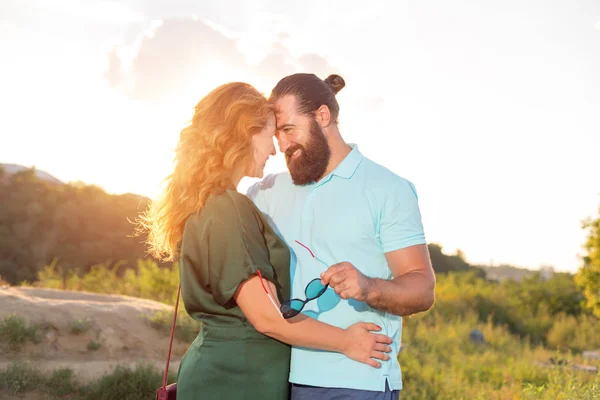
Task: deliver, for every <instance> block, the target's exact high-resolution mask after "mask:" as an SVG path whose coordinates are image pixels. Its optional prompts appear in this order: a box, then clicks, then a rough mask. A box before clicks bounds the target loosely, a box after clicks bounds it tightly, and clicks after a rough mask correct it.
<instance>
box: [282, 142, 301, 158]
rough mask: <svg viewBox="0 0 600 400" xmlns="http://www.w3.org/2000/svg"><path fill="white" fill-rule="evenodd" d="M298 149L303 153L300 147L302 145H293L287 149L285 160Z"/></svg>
mask: <svg viewBox="0 0 600 400" xmlns="http://www.w3.org/2000/svg"><path fill="white" fill-rule="evenodd" d="M298 149H300V150H302V151H304V147H302V145H299V144H295V145H293V146H291V147H288V149H287V150H286V151H285V156H286V157H287V158H290V157H291V156H292V154H294V153H295V152H296V150H298Z"/></svg>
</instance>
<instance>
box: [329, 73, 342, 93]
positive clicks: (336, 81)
mask: <svg viewBox="0 0 600 400" xmlns="http://www.w3.org/2000/svg"><path fill="white" fill-rule="evenodd" d="M325 83H326V84H328V85H329V87H330V88H331V90H333V93H334V94H338V92H339V91H340V90H342V89H343V88H344V86H346V81H344V78H342V77H341V76H339V75H336V74H331V75H329V76H328V77H327V79H325Z"/></svg>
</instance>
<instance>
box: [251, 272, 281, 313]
mask: <svg viewBox="0 0 600 400" xmlns="http://www.w3.org/2000/svg"><path fill="white" fill-rule="evenodd" d="M256 272H258V279H259V280H260V284H261V286H262V287H263V289H264V290H265V293H266V294H267V296H268V297H269V300H270V301H271V304H273V307H275V309H276V310H277V314H279V316H280V317H281V318H283V314H282V313H281V310H280V309H279V307H277V303H275V300H273V297H272V296H271V293H269V291H268V290H267V287H266V286H265V284H264V283H263V277H262V274H261V273H260V270H259V269H258V270H256Z"/></svg>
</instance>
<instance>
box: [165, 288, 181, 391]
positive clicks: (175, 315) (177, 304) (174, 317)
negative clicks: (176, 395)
mask: <svg viewBox="0 0 600 400" xmlns="http://www.w3.org/2000/svg"><path fill="white" fill-rule="evenodd" d="M180 294H181V285H179V287H178V288H177V300H175V313H174V315H173V324H172V325H171V337H170V338H169V352H168V353H167V365H165V375H164V376H163V383H162V389H165V388H166V387H167V378H168V376H169V363H170V362H171V348H172V347H173V336H174V334H175V323H176V322H177V309H178V308H179V295H180Z"/></svg>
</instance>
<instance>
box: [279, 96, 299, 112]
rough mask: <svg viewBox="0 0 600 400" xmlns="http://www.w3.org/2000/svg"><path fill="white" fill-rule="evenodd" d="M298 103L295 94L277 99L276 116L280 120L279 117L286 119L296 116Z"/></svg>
mask: <svg viewBox="0 0 600 400" xmlns="http://www.w3.org/2000/svg"><path fill="white" fill-rule="evenodd" d="M296 103H297V101H296V96H294V95H293V94H288V95H285V96H283V97H282V98H280V99H277V101H276V102H275V114H276V115H277V118H279V116H281V117H284V116H292V115H294V114H296V105H297V104H296Z"/></svg>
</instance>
